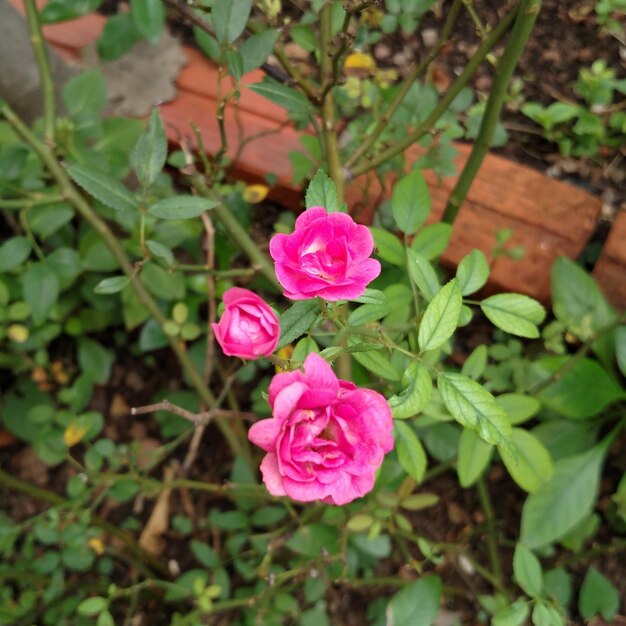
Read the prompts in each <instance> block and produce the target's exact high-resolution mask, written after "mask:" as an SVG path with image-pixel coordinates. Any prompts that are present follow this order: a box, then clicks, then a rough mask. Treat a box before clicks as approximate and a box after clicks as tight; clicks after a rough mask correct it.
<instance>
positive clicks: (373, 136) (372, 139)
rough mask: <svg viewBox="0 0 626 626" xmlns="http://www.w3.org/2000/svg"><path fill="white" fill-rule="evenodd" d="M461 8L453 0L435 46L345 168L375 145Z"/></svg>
mask: <svg viewBox="0 0 626 626" xmlns="http://www.w3.org/2000/svg"><path fill="white" fill-rule="evenodd" d="M460 8H461V0H454V3H453V5H452V6H451V7H450V11H449V12H448V16H447V18H446V22H445V24H444V25H443V29H442V31H441V36H440V37H439V41H438V42H437V45H436V46H435V47H434V48H433V49H432V50H431V51H430V52H429V53H428V54H427V55H426V56H425V57H424V59H423V60H422V61H421V62H420V63H418V64H417V65H416V66H415V67H414V68H413V69H412V70H411V71H410V72H409V74H408V75H407V76H406V78H405V79H404V81H403V83H402V85H401V86H400V88H399V89H398V92H397V93H396V95H395V97H394V99H393V100H392V101H391V103H390V104H389V107H388V108H387V110H386V111H385V112H384V113H383V114H382V115H381V116H380V119H379V120H378V122H377V124H376V126H375V127H374V129H373V130H372V132H371V133H370V134H369V135H367V137H366V138H365V141H364V142H363V143H362V144H361V145H360V146H359V147H358V148H357V149H356V150H355V151H354V153H353V154H352V156H351V157H350V158H349V159H348V160H347V161H346V168H348V169H349V168H351V167H352V166H353V165H354V164H355V163H357V162H358V161H359V159H360V158H361V157H362V156H363V155H364V154H367V152H368V151H369V150H370V149H371V147H372V146H373V145H374V144H375V143H376V141H377V139H378V138H379V137H380V136H381V134H382V133H383V131H384V130H385V128H386V127H387V124H388V123H389V120H390V119H391V118H392V116H393V114H394V113H395V112H396V111H397V110H398V108H399V107H400V106H401V105H402V103H403V102H404V98H405V97H406V95H407V93H408V92H409V90H410V89H411V87H412V86H413V83H414V82H415V81H416V80H417V79H418V78H419V76H421V74H422V72H424V70H425V69H426V68H427V67H428V66H429V65H430V64H431V63H432V62H433V61H434V60H435V58H436V57H437V56H438V55H439V53H440V52H441V50H442V49H443V47H444V46H445V45H446V43H447V42H448V40H449V38H450V33H451V32H452V28H453V26H454V24H455V22H456V19H457V17H458V15H459V10H460Z"/></svg>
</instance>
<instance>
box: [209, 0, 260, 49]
mask: <svg viewBox="0 0 626 626" xmlns="http://www.w3.org/2000/svg"><path fill="white" fill-rule="evenodd" d="M251 9H252V0H215V2H213V8H212V10H211V17H212V18H213V28H214V29H215V36H216V37H217V40H218V41H219V42H220V43H221V44H225V43H233V41H235V39H237V37H239V35H241V33H243V31H244V29H245V27H246V22H247V21H248V17H249V16H250V11H251Z"/></svg>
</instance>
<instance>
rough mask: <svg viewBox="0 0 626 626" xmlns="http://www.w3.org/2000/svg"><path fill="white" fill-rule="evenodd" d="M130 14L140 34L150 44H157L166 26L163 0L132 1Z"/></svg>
mask: <svg viewBox="0 0 626 626" xmlns="http://www.w3.org/2000/svg"><path fill="white" fill-rule="evenodd" d="M130 12H131V14H132V16H133V20H135V26H136V27H137V30H138V31H139V33H140V34H141V35H142V36H143V37H145V38H146V39H147V40H148V41H149V42H150V43H153V44H154V43H157V42H158V41H159V39H160V38H161V34H162V33H163V27H164V25H165V7H164V6H163V2H162V0H130Z"/></svg>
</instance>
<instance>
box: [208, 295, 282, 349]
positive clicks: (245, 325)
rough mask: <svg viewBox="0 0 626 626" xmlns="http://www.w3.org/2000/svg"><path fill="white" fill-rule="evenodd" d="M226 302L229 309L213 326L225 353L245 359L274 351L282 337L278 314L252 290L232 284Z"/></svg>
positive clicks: (224, 299)
mask: <svg viewBox="0 0 626 626" xmlns="http://www.w3.org/2000/svg"><path fill="white" fill-rule="evenodd" d="M223 301H224V304H225V305H226V310H225V311H224V314H223V315H222V317H221V319H220V321H219V323H218V324H213V325H212V326H213V333H214V334H215V339H217V342H218V343H219V344H220V346H221V347H222V350H223V351H224V354H227V355H228V356H239V357H241V358H242V359H258V358H259V357H260V356H269V355H270V354H272V352H274V350H276V345H277V344H278V339H279V338H280V323H279V322H278V317H277V316H276V313H274V311H272V309H271V308H270V307H269V306H268V305H267V304H266V303H265V302H264V301H263V300H262V299H261V298H260V297H259V296H257V295H256V293H254V292H252V291H250V290H249V289H241V288H240V287H231V288H230V289H228V290H226V291H225V292H224V297H223Z"/></svg>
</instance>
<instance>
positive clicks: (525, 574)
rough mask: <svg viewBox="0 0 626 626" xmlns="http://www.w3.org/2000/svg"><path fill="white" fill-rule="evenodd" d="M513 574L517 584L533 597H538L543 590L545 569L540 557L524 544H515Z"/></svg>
mask: <svg viewBox="0 0 626 626" xmlns="http://www.w3.org/2000/svg"><path fill="white" fill-rule="evenodd" d="M513 576H514V577H515V581H516V582H517V584H518V585H519V586H520V587H521V588H522V589H523V590H524V591H525V592H526V593H527V594H528V595H529V596H530V597H531V598H538V597H539V596H540V595H541V592H542V591H543V569H542V567H541V563H540V562H539V559H538V558H537V557H536V556H535V555H534V554H533V553H532V552H531V551H530V550H529V549H528V548H527V547H526V546H524V545H523V544H521V543H518V544H517V545H516V546H515V554H514V555H513Z"/></svg>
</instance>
